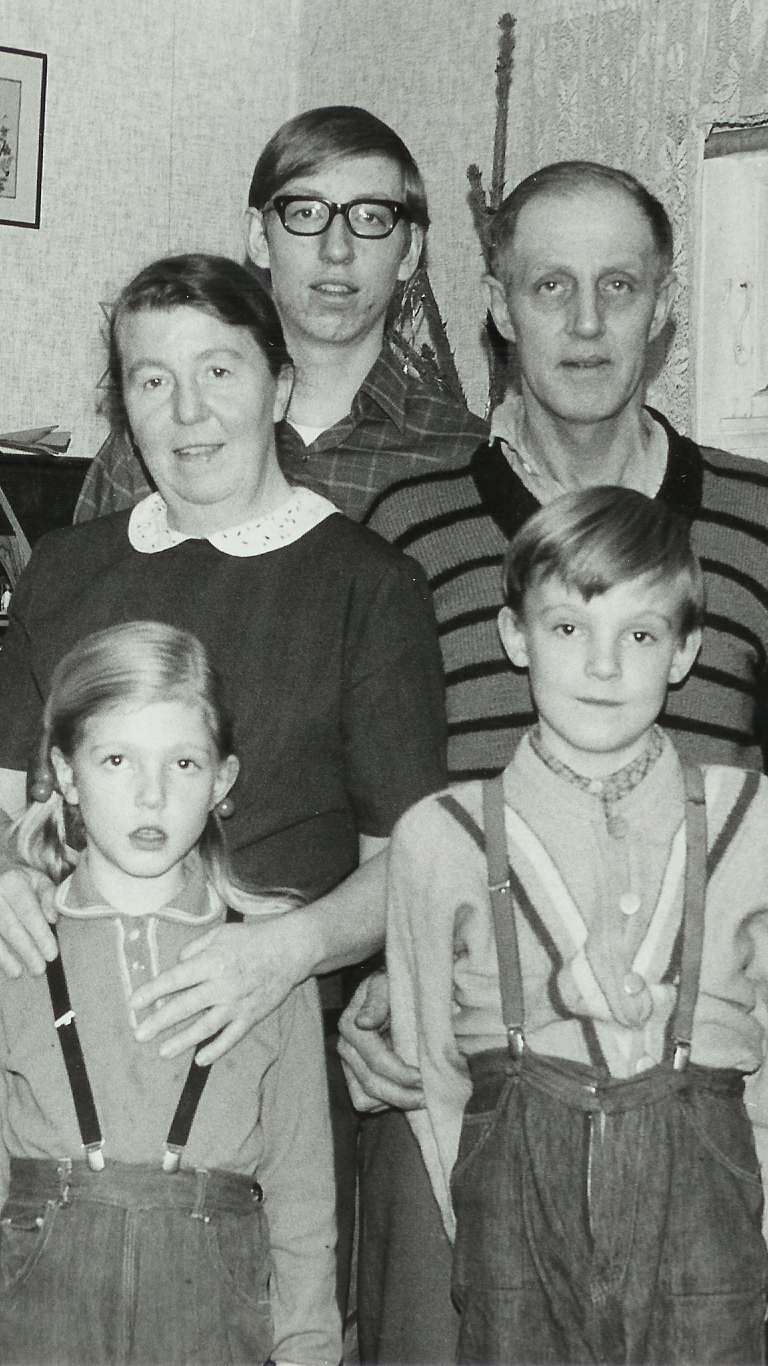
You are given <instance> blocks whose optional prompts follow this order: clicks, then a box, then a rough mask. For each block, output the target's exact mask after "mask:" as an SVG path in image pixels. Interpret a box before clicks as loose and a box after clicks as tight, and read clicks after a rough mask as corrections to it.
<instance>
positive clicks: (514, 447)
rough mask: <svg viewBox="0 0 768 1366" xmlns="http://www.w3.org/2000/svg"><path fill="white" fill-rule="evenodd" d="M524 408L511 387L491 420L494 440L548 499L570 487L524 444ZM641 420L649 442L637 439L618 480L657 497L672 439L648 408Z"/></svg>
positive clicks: (520, 475)
mask: <svg viewBox="0 0 768 1366" xmlns="http://www.w3.org/2000/svg"><path fill="white" fill-rule="evenodd" d="M524 416H525V408H524V404H523V400H522V397H521V396H520V394H516V393H514V392H513V391H510V392H509V393H508V394H507V396H506V398H505V399H504V402H503V403H501V404H500V405H499V407H498V408H496V409H495V410H494V413H493V418H492V420H491V441H493V440H494V439H495V438H496V437H498V439H499V440H500V442H501V446H502V449H503V451H504V454H505V455H506V457H507V459H508V460H509V463H510V465H511V466H512V469H513V470H514V471H515V474H516V475H517V476H518V478H519V479H520V481H521V483H523V484H525V487H526V488H527V489H528V492H529V493H532V494H533V495H534V497H535V498H538V500H539V502H540V503H542V504H544V503H549V502H551V501H552V499H553V498H558V497H559V496H560V494H562V493H568V492H569V489H568V487H567V486H566V485H565V484H563V483H561V482H560V480H559V479H558V477H557V475H556V474H555V472H554V470H551V469H548V468H547V467H546V465H542V464H540V463H537V461H536V458H535V456H533V455H532V454H531V452H530V451H529V449H528V447H527V446H526V444H525V436H524V420H523V419H524ZM640 423H641V426H642V430H643V432H644V434H645V437H646V438H647V445H642V444H640V443H639V442H638V445H637V447H636V449H635V450H634V451H633V452H632V453H631V455H630V458H629V459H628V461H627V463H626V465H625V467H624V469H623V470H622V472H621V478H620V479H618V480H617V481H616V482H617V483H619V484H621V486H622V487H623V488H628V489H637V491H638V493H644V494H645V495H646V497H648V498H654V497H655V496H656V494H657V493H658V491H659V489H660V488H661V484H662V481H663V479H664V473H665V471H666V468H667V455H668V451H669V441H668V438H667V434H666V432H665V431H664V428H663V427H662V426H661V424H660V423H658V422H655V421H654V419H653V417H652V416H651V414H650V412H649V411H648V409H647V408H643V409H642V411H641V412H640Z"/></svg>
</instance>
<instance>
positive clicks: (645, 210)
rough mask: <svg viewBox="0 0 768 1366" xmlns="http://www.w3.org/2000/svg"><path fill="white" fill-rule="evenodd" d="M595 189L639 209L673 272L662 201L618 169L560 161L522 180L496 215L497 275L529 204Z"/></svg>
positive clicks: (493, 250) (493, 254)
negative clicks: (624, 197) (616, 194)
mask: <svg viewBox="0 0 768 1366" xmlns="http://www.w3.org/2000/svg"><path fill="white" fill-rule="evenodd" d="M593 188H598V189H614V190H618V191H619V192H620V193H622V194H625V195H627V196H628V198H629V199H631V200H632V201H633V203H634V204H636V205H637V207H638V209H639V210H640V212H641V213H642V215H643V217H644V218H645V220H646V222H647V223H648V226H649V228H650V230H651V233H652V235H653V240H654V243H655V245H656V250H657V252H658V255H659V259H660V261H661V263H662V267H663V269H664V272H665V273H666V272H667V271H668V270H670V269H671V267H672V255H673V247H674V244H673V238H672V224H671V223H670V221H669V215H668V214H667V211H666V209H665V208H664V205H663V204H662V203H661V200H659V199H657V198H656V196H655V195H653V194H651V192H650V190H647V189H646V187H645V185H643V184H642V182H641V181H639V180H638V179H637V178H636V177H635V176H633V175H630V173H629V172H628V171H620V170H618V169H617V168H616V167H615V166H604V165H603V164H602V163H601V162H599V161H556V162H553V163H552V164H551V165H550V166H542V168H541V170H540V171H534V172H533V174H532V175H529V176H526V178H525V180H521V181H520V184H519V185H516V186H515V188H514V190H512V192H511V194H508V195H507V197H506V199H504V200H502V202H501V204H500V205H499V207H498V209H497V210H496V212H495V214H494V215H493V218H492V219H491V225H490V229H489V244H490V260H491V269H492V271H493V272H494V274H496V273H497V271H498V267H499V265H500V264H501V258H502V256H503V255H504V253H505V252H506V251H507V250H508V249H509V247H510V246H511V245H512V241H513V239H514V236H515V229H516V227H517V220H518V218H519V216H520V213H521V211H522V210H523V209H524V208H525V206H526V204H530V202H531V200H533V199H537V198H539V197H540V196H541V195H569V194H578V193H581V192H583V191H584V190H589V189H593Z"/></svg>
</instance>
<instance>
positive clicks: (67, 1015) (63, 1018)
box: [53, 1010, 75, 1029]
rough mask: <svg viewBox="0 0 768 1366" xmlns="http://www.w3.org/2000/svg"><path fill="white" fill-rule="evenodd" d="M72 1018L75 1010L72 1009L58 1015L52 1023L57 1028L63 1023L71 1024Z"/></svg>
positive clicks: (60, 1027)
mask: <svg viewBox="0 0 768 1366" xmlns="http://www.w3.org/2000/svg"><path fill="white" fill-rule="evenodd" d="M74 1018H75V1012H74V1010H68V1011H66V1013H65V1014H64V1015H60V1016H59V1018H58V1020H54V1022H53V1023H54V1025H55V1026H56V1028H57V1029H63V1028H64V1027H65V1025H71V1024H72V1021H73V1020H74Z"/></svg>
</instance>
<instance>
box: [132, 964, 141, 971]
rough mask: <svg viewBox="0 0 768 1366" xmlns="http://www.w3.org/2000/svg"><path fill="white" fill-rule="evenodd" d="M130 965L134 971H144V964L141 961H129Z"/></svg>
mask: <svg viewBox="0 0 768 1366" xmlns="http://www.w3.org/2000/svg"><path fill="white" fill-rule="evenodd" d="M131 967H132V968H133V971H134V972H143V971H144V964H143V963H131Z"/></svg>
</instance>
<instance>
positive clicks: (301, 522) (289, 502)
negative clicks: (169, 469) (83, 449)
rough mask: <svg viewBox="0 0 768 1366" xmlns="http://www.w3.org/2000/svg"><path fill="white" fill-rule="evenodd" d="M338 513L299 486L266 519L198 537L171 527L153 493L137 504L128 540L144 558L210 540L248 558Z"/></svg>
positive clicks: (285, 542)
mask: <svg viewBox="0 0 768 1366" xmlns="http://www.w3.org/2000/svg"><path fill="white" fill-rule="evenodd" d="M338 510H339V509H338V508H337V507H336V506H335V505H334V504H333V503H331V502H330V501H329V499H328V498H323V496H322V494H319V493H314V492H313V490H312V489H307V488H304V487H303V485H300V484H299V485H297V486H296V487H295V488H294V489H293V490H292V492H291V494H290V497H289V498H287V499H286V501H285V502H284V503H281V505H280V507H279V508H276V509H275V511H274V512H270V513H267V515H266V516H265V517H254V518H252V519H251V521H249V522H241V523H240V524H239V526H230V527H227V528H226V530H225V531H215V532H214V533H213V535H212V536H205V537H194V536H188V535H186V534H185V533H184V532H182V531H174V530H173V528H172V527H170V526H169V525H168V509H167V507H166V505H165V502H164V501H163V499H162V497H161V496H160V494H159V493H151V494H150V495H149V496H148V497H147V498H143V499H142V500H141V502H140V503H137V504H136V506H135V508H134V509H133V511H132V513H131V515H130V518H129V519H128V540H129V541H130V543H131V545H132V546H133V548H134V550H138V551H140V553H141V554H142V555H155V554H157V552H158V551H159V550H170V549H171V547H172V546H175V545H181V543H182V541H191V540H206V541H210V543H211V545H212V546H215V547H216V549H217V550H221V551H223V552H224V554H225V555H238V556H240V557H241V558H242V559H246V558H249V557H250V556H252V555H266V554H267V553H268V552H269V551H270V550H279V549H280V548H281V547H282V546H286V545H292V544H293V542H294V541H299V540H301V537H302V536H306V534H307V532H308V531H311V530H312V528H313V527H316V526H318V525H319V523H320V522H324V521H325V519H326V517H330V516H331V514H332V513H333V512H338Z"/></svg>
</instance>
